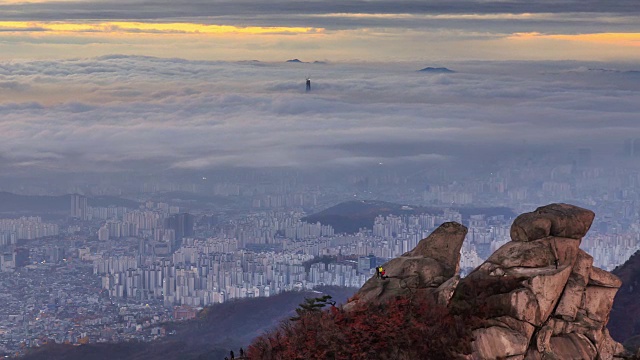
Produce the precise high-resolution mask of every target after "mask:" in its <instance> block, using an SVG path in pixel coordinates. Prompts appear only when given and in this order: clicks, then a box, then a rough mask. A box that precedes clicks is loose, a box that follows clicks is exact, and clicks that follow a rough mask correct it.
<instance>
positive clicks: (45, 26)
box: [0, 21, 324, 35]
mask: <svg viewBox="0 0 640 360" xmlns="http://www.w3.org/2000/svg"><path fill="white" fill-rule="evenodd" d="M0 30H3V31H15V32H25V31H27V32H28V31H43V32H56V33H136V34H157V33H160V34H208V35H224V34H249V35H258V34H308V33H320V32H323V31H324V29H321V28H310V27H258V26H247V27H238V26H231V25H207V24H195V23H143V22H111V21H110V22H100V23H70V22H27V21H0Z"/></svg>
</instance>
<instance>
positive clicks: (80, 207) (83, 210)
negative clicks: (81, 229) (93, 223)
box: [71, 194, 88, 220]
mask: <svg viewBox="0 0 640 360" xmlns="http://www.w3.org/2000/svg"><path fill="white" fill-rule="evenodd" d="M87 210H88V208H87V197H86V196H83V195H80V194H71V217H72V218H75V219H79V220H87V219H88V211H87Z"/></svg>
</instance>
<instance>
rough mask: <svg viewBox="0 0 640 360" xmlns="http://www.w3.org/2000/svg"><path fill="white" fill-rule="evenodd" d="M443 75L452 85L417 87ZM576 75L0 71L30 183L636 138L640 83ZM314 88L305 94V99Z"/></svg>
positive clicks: (11, 131) (605, 71)
mask: <svg viewBox="0 0 640 360" xmlns="http://www.w3.org/2000/svg"><path fill="white" fill-rule="evenodd" d="M427 65H432V66H434V65H445V66H448V67H450V68H452V69H453V70H456V71H457V72H455V73H452V74H428V73H427V74H425V73H418V72H417V71H416V70H418V69H419V68H421V67H425V66H427ZM629 70H633V68H630V67H628V66H623V65H616V64H580V63H567V62H564V63H536V62H530V63H507V62H502V63H473V62H467V63H451V64H408V63H402V64H332V63H328V64H295V63H261V62H240V63H227V62H206V61H186V60H180V59H159V58H151V57H128V56H108V57H101V58H93V59H81V60H60V61H48V62H45V61H27V62H17V61H14V62H6V63H0V99H1V100H0V159H1V160H0V161H2V166H3V168H4V169H13V170H15V171H20V172H29V171H34V172H35V171H41V170H47V171H97V172H111V171H131V170H143V169H150V168H152V169H156V170H162V169H165V170H172V169H203V170H206V169H215V168H220V167H228V166H237V167H261V168H262V167H294V168H301V169H310V168H314V169H329V168H341V167H358V166H360V167H367V166H374V165H379V164H381V163H382V164H394V165H403V166H404V165H406V166H413V165H415V164H434V165H437V164H442V163H446V162H452V161H457V162H460V163H461V164H464V162H465V161H467V162H476V163H477V162H482V161H487V162H488V161H491V159H492V158H495V157H496V156H502V157H508V156H510V155H511V154H512V153H513V152H515V151H547V150H550V149H551V150H553V149H554V148H557V149H563V150H567V149H575V148H579V147H589V148H593V149H596V150H598V151H602V152H603V153H607V154H609V155H612V154H614V153H615V152H616V151H617V150H616V149H617V148H618V147H619V148H621V147H622V143H623V141H624V139H626V138H630V137H640V131H639V128H638V126H637V114H638V113H640V75H639V73H637V72H632V71H629ZM307 76H310V77H311V81H312V91H311V92H310V93H305V92H304V80H305V78H306V77H307Z"/></svg>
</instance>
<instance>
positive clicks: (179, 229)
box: [164, 213, 194, 240]
mask: <svg viewBox="0 0 640 360" xmlns="http://www.w3.org/2000/svg"><path fill="white" fill-rule="evenodd" d="M193 225H194V218H193V215H191V214H188V213H181V214H175V215H172V216H170V217H168V218H166V219H165V224H164V227H165V229H173V230H174V231H175V238H176V239H177V240H179V239H182V238H185V237H192V236H193Z"/></svg>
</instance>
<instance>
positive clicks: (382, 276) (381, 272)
mask: <svg viewBox="0 0 640 360" xmlns="http://www.w3.org/2000/svg"><path fill="white" fill-rule="evenodd" d="M380 278H382V280H384V279H386V278H387V276H384V268H383V267H382V266H380Z"/></svg>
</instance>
